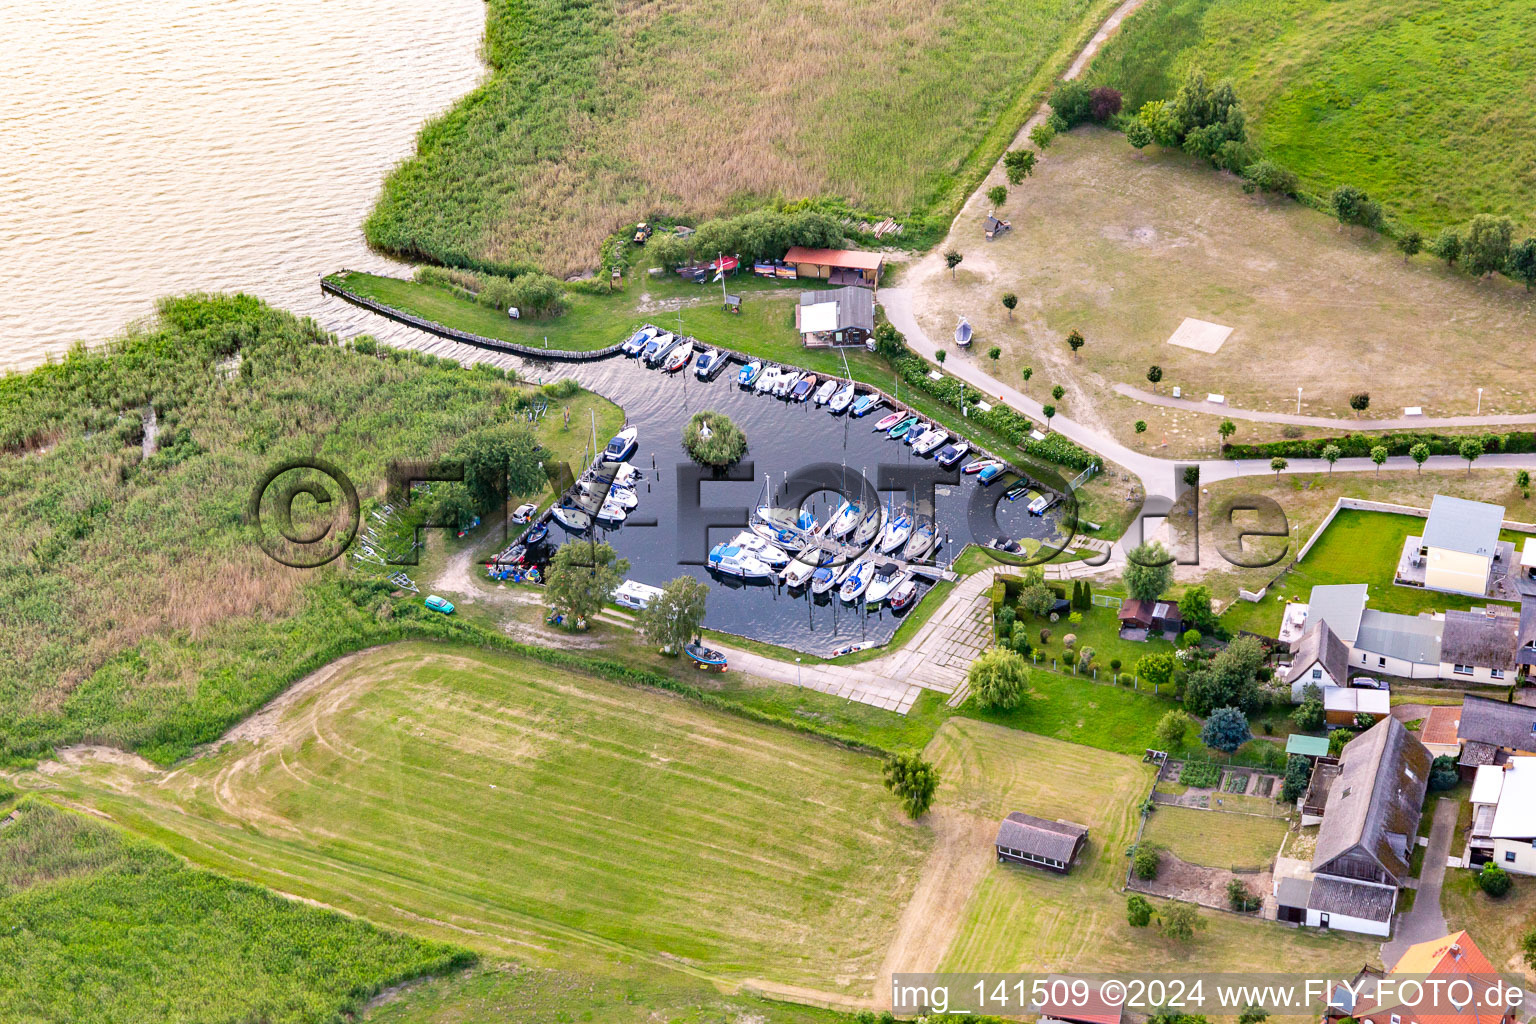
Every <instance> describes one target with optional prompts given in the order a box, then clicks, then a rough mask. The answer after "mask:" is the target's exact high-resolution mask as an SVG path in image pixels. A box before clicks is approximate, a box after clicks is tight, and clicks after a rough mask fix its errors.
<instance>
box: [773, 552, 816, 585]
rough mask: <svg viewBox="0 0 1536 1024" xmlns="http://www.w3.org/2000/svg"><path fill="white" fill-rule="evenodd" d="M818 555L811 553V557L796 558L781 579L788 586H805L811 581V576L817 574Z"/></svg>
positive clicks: (801, 556)
mask: <svg viewBox="0 0 1536 1024" xmlns="http://www.w3.org/2000/svg"><path fill="white" fill-rule="evenodd" d="M816 555H817V552H811V553H810V554H809V555H800V556H798V557H796V558H795V560H794V561H793V562H790V563H789V567H788V568H786V569H785V570H784V573H783V575H782V576H781V577H780V579H782V580H783V581H784V583H785V585H786V586H790V587H803V586H805V584H806V583H807V582H809V581H810V578H811V575H812V574H813V573H815V572H816V561H815V559H816ZM808 559H809V560H808Z"/></svg>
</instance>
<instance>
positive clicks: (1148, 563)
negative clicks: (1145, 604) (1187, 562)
mask: <svg viewBox="0 0 1536 1024" xmlns="http://www.w3.org/2000/svg"><path fill="white" fill-rule="evenodd" d="M1172 583H1173V556H1172V555H1170V554H1169V553H1168V549H1167V548H1165V547H1163V545H1162V544H1161V543H1160V542H1159V541H1151V542H1147V541H1143V542H1142V543H1140V544H1138V545H1136V546H1135V547H1134V548H1132V549H1131V550H1130V553H1129V554H1127V555H1126V563H1125V586H1126V589H1128V590H1129V591H1130V592H1131V596H1132V597H1134V598H1136V599H1137V600H1138V601H1156V600H1157V599H1158V598H1159V597H1162V596H1163V592H1164V591H1166V590H1167V589H1168V587H1169V585H1170V584H1172Z"/></svg>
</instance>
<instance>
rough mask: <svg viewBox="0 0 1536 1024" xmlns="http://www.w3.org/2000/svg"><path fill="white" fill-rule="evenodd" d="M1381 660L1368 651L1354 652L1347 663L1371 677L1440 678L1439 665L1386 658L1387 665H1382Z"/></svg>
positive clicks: (1378, 656)
mask: <svg viewBox="0 0 1536 1024" xmlns="http://www.w3.org/2000/svg"><path fill="white" fill-rule="evenodd" d="M1381 658H1382V656H1381V655H1379V654H1373V653H1372V652H1370V651H1361V650H1355V651H1351V652H1350V654H1349V663H1350V665H1351V666H1352V667H1354V668H1357V669H1360V670H1361V671H1363V672H1366V673H1368V674H1371V675H1378V674H1379V675H1385V676H1397V677H1398V678H1400V679H1437V678H1439V676H1440V666H1439V665H1420V664H1416V663H1414V662H1411V661H1404V660H1403V659H1402V658H1387V659H1386V661H1387V663H1386V664H1385V665H1383V664H1381Z"/></svg>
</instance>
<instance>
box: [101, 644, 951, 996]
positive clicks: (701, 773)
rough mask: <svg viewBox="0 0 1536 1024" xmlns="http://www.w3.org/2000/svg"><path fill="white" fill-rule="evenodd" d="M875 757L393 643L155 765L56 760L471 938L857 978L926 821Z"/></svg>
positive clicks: (687, 964)
mask: <svg viewBox="0 0 1536 1024" xmlns="http://www.w3.org/2000/svg"><path fill="white" fill-rule="evenodd" d="M301 686H302V684H301ZM242 736H244V737H247V739H242V738H241V737H242ZM880 767H881V766H880V762H879V760H878V759H877V758H875V757H872V756H869V755H865V754H858V753H853V752H851V751H848V750H845V749H841V748H839V747H836V746H834V745H832V744H829V743H826V742H822V741H819V740H816V739H813V738H810V737H806V736H801V735H798V734H796V733H794V732H792V731H790V730H787V729H783V728H778V727H773V726H768V725H760V724H757V723H753V722H750V721H747V720H744V719H741V718H738V717H735V716H731V715H727V714H722V713H719V712H715V711H711V710H709V709H707V708H704V707H701V706H700V705H698V704H695V703H692V702H689V701H687V700H684V699H681V698H676V697H672V696H669V695H664V694H659V693H657V692H655V691H647V690H639V689H631V688H627V687H624V686H620V685H616V684H613V683H609V682H605V681H601V680H597V679H594V678H591V677H589V676H585V675H578V674H574V673H567V672H563V671H560V670H557V669H555V668H553V667H551V666H548V665H544V664H535V663H531V662H527V661H523V660H520V659H516V658H514V657H511V656H507V655H500V654H491V653H486V652H481V651H477V650H473V649H467V648H460V647H449V646H446V645H428V644H399V645H395V646H391V647H387V648H380V649H376V650H374V651H370V652H365V653H363V654H360V655H356V656H353V657H352V658H350V659H344V660H343V662H341V663H338V664H337V666H335V667H334V671H331V672H330V673H329V674H328V675H326V676H324V677H323V678H322V679H320V680H319V681H318V682H316V683H315V684H314V685H311V686H309V687H308V688H307V692H306V690H305V689H301V690H300V691H298V692H297V693H296V694H294V695H292V696H291V697H290V698H289V699H288V700H287V702H286V705H285V706H281V707H275V708H272V709H269V710H268V711H267V712H264V713H263V714H262V715H260V716H258V717H257V718H256V719H254V720H252V721H251V722H248V723H247V724H246V726H244V727H242V731H241V732H237V734H236V737H235V742H232V743H230V744H229V745H227V746H226V747H225V748H224V749H223V750H222V751H220V752H219V753H218V754H216V755H214V756H212V757H208V758H205V759H203V760H201V761H197V762H193V763H191V764H190V765H188V766H187V767H184V768H182V769H181V770H179V771H177V772H174V773H171V774H170V775H169V776H158V777H143V778H140V779H137V780H126V779H124V778H123V777H122V776H121V774H119V775H117V776H116V778H115V779H114V780H113V781H114V782H115V784H116V791H115V792H113V789H114V787H113V786H100V785H93V784H92V782H93V778H92V775H91V774H90V770H89V769H84V770H82V774H81V775H79V776H78V777H77V778H76V780H75V781H76V783H77V784H79V785H82V786H84V787H85V789H83V790H82V794H81V795H82V796H83V797H84V798H85V799H87V800H89V801H91V802H94V803H96V804H98V805H99V806H101V807H102V808H103V809H105V810H108V811H109V812H110V813H112V814H113V815H114V816H116V817H120V818H121V819H123V820H125V821H126V822H127V823H129V824H130V825H133V826H134V827H137V828H139V829H141V830H144V831H147V832H150V833H152V834H154V835H156V837H157V838H159V839H160V840H161V841H163V842H165V843H167V844H168V845H170V846H172V847H173V848H174V849H176V850H177V851H178V852H181V853H183V854H185V855H187V856H188V857H190V858H191V859H192V860H194V861H196V862H201V863H205V864H208V865H210V866H213V867H216V868H218V869H220V870H222V871H226V872H229V873H232V874H236V875H243V876H245V877H249V878H252V879H254V880H256V881H260V882H264V883H267V884H269V885H272V886H273V887H274V888H277V889H279V890H281V891H284V892H290V893H293V894H295V895H298V896H301V897H304V898H308V899H314V900H319V901H321V902H323V903H325V904H327V905H331V906H337V907H341V908H343V909H346V910H348V911H352V912H355V913H359V914H361V915H363V916H365V917H367V918H368V919H370V920H373V921H376V922H379V923H386V924H389V925H391V926H398V927H400V928H402V929H404V930H406V931H409V932H412V933H415V934H425V935H430V936H432V937H451V938H452V939H453V940H454V941H455V942H457V943H459V944H461V945H465V946H469V947H471V948H475V949H479V950H481V951H482V952H485V953H488V954H491V955H499V956H507V957H512V958H515V959H516V960H518V961H520V962H524V963H530V964H542V965H544V966H557V967H560V968H562V969H582V970H593V971H603V970H611V969H613V967H614V965H618V964H625V963H628V964H633V963H634V962H636V961H649V962H651V963H652V964H653V965H665V966H668V967H671V968H676V969H679V970H682V971H684V972H687V973H691V974H695V975H698V976H702V977H706V978H716V979H718V978H724V979H745V978H758V979H765V980H767V981H770V982H773V983H777V984H780V985H800V986H805V987H807V988H814V989H816V990H819V991H830V992H839V993H846V994H849V995H854V994H867V993H869V992H870V991H871V988H872V985H873V983H874V978H875V974H876V970H877V968H878V966H879V964H880V961H881V958H882V956H883V955H884V954H885V951H886V949H887V946H888V945H889V943H890V940H891V936H892V934H893V931H894V928H895V923H896V920H897V918H898V916H899V915H900V913H901V910H902V908H903V906H904V905H905V903H906V901H907V899H908V898H909V896H910V894H911V891H912V889H913V887H914V885H915V884H916V880H917V874H918V871H919V870H920V867H921V865H922V863H923V861H924V859H925V857H926V853H927V849H928V846H929V845H930V842H931V840H930V839H929V833H928V831H927V830H926V829H924V828H922V827H921V826H915V825H913V824H911V823H909V822H908V821H907V820H906V819H905V817H904V815H903V813H902V812H901V810H900V808H899V806H898V804H897V803H896V801H895V799H894V798H893V797H892V796H891V795H890V794H889V793H887V792H886V791H885V789H884V788H883V786H882V784H881V778H880ZM99 771H100V772H102V773H108V772H119V773H120V772H121V771H122V769H120V768H116V767H107V766H101V767H100V768H99ZM94 781H95V782H97V783H100V782H104V781H107V780H106V778H105V777H104V776H98V777H96V778H95V779H94ZM624 969H629V968H624Z"/></svg>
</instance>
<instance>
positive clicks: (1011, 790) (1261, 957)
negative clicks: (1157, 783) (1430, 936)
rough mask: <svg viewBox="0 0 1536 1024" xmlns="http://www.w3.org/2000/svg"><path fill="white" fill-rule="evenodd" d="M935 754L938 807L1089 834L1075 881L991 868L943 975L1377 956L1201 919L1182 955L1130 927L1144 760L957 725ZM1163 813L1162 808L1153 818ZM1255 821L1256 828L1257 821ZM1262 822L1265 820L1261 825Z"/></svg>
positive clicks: (1345, 961) (1204, 914) (1283, 932)
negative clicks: (1026, 817) (1128, 901)
mask: <svg viewBox="0 0 1536 1024" xmlns="http://www.w3.org/2000/svg"><path fill="white" fill-rule="evenodd" d="M928 754H929V756H930V758H931V759H932V760H933V761H934V763H935V764H936V765H937V766H938V769H939V771H940V773H941V774H942V776H943V784H942V785H941V787H940V789H939V802H940V803H941V804H946V805H954V806H957V807H959V808H961V809H963V810H964V811H966V812H967V813H969V814H971V815H974V816H976V817H978V818H980V819H984V820H986V821H989V822H990V821H996V820H997V819H1000V818H1002V817H1003V816H1004V815H1006V814H1007V813H1009V812H1010V811H1026V812H1028V813H1030V814H1035V815H1038V816H1040V817H1044V818H1057V817H1060V818H1066V819H1067V820H1069V821H1076V822H1079V823H1081V824H1085V825H1087V826H1089V829H1090V833H1089V844H1088V847H1087V848H1086V851H1085V855H1084V859H1083V860H1082V861H1081V862H1080V863H1079V864H1078V865H1077V867H1075V868H1074V869H1073V870H1072V872H1071V873H1070V874H1068V875H1065V876H1062V875H1055V874H1051V873H1048V872H1045V871H1038V870H1035V869H1032V868H1028V867H1024V866H1021V865H1004V864H997V863H995V862H994V863H992V864H991V865H990V866H989V867H988V868H987V869H986V871H985V874H984V875H983V876H982V878H981V880H980V882H979V884H978V885H977V886H976V888H975V890H974V892H972V893H971V895H970V899H969V900H968V902H967V903H966V908H965V911H964V913H963V916H962V921H961V924H960V927H959V931H958V935H957V937H956V938H955V940H954V942H953V944H952V945H951V946H950V947H949V951H948V952H947V953H946V954H945V955H944V957H943V961H942V963H941V964H940V965H939V966H938V969H939V970H942V971H1024V970H1059V969H1068V968H1072V967H1080V966H1081V965H1084V964H1089V965H1092V968H1093V969H1094V970H1120V969H1128V970H1137V971H1149V970H1151V971H1155V970H1158V969H1163V968H1175V967H1187V965H1188V964H1189V963H1191V962H1196V963H1199V964H1200V965H1201V969H1202V970H1213V971H1223V970H1243V969H1259V970H1273V969H1276V967H1277V966H1278V965H1280V964H1284V965H1286V968H1287V969H1289V970H1311V969H1325V968H1326V969H1331V970H1336V971H1342V970H1351V971H1353V970H1358V969H1359V965H1360V963H1361V961H1362V960H1365V959H1370V958H1371V957H1372V956H1373V954H1374V950H1375V947H1374V946H1373V945H1371V944H1369V943H1366V942H1361V941H1356V940H1352V939H1348V938H1344V937H1343V936H1342V935H1338V934H1335V935H1332V936H1320V935H1317V934H1316V933H1313V932H1308V931H1302V930H1297V929H1282V928H1276V927H1275V926H1274V925H1273V923H1272V922H1265V921H1257V920H1252V919H1249V918H1241V917H1237V916H1234V915H1229V914H1218V913H1215V912H1211V911H1201V914H1200V916H1201V919H1202V920H1203V921H1204V922H1205V927H1204V929H1203V930H1201V931H1200V932H1199V933H1198V934H1197V935H1196V938H1195V940H1194V941H1193V942H1192V943H1190V944H1188V945H1187V946H1185V945H1181V944H1179V943H1176V942H1173V941H1171V940H1168V939H1165V938H1163V937H1162V936H1161V935H1159V934H1158V933H1157V931H1156V930H1155V929H1150V928H1149V929H1140V928H1132V927H1131V926H1130V925H1128V924H1127V923H1126V920H1125V896H1124V894H1122V893H1121V891H1120V887H1121V885H1122V884H1123V883H1124V881H1125V873H1126V868H1127V866H1128V863H1129V862H1128V861H1127V859H1126V857H1125V851H1126V849H1127V847H1128V846H1129V844H1130V843H1131V842H1132V841H1134V839H1135V836H1136V826H1137V822H1138V808H1139V806H1140V804H1141V801H1142V800H1143V799H1145V797H1146V795H1147V792H1148V791H1149V790H1150V789H1151V786H1152V769H1151V768H1150V767H1149V766H1146V765H1143V764H1142V763H1141V762H1140V760H1139V759H1135V758H1128V757H1121V756H1116V755H1113V754H1105V753H1102V752H1098V751H1094V750H1090V749H1088V748H1085V747H1082V746H1078V745H1075V744H1069V743H1061V742H1058V741H1055V740H1050V739H1046V738H1044V737H1040V736H1032V735H1029V734H1027V733H1022V732H1016V731H1012V730H1006V729H999V728H997V727H995V726H990V725H986V724H983V723H979V722H970V721H965V720H961V719H954V720H951V721H950V722H949V723H948V724H946V725H945V727H944V728H943V729H941V730H940V731H939V733H938V735H937V736H935V737H934V740H933V743H932V744H930V745H929V747H928ZM1157 813H1159V814H1161V813H1163V812H1162V811H1159V812H1157ZM1255 820H1257V819H1255ZM1261 824H1262V823H1261Z"/></svg>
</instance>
